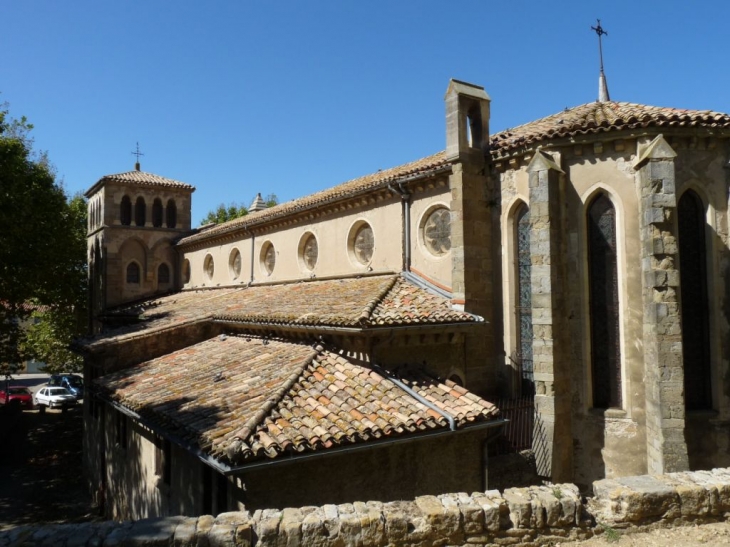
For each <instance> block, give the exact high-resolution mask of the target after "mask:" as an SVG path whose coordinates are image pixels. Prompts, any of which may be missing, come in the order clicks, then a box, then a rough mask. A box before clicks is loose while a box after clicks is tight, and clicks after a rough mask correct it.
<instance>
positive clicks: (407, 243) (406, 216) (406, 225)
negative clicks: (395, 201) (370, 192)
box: [388, 182, 411, 272]
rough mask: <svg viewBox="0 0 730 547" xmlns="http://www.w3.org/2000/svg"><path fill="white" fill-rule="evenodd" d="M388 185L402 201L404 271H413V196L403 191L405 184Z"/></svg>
mask: <svg viewBox="0 0 730 547" xmlns="http://www.w3.org/2000/svg"><path fill="white" fill-rule="evenodd" d="M397 184H398V186H397V187H396V186H395V185H393V184H389V185H388V189H389V190H390V191H391V192H393V193H394V194H398V195H399V196H400V199H401V216H402V220H401V222H402V225H403V271H404V272H410V271H411V194H409V193H408V191H407V190H404V189H403V183H400V182H399V183H397Z"/></svg>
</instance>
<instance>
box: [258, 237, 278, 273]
mask: <svg viewBox="0 0 730 547" xmlns="http://www.w3.org/2000/svg"><path fill="white" fill-rule="evenodd" d="M275 266H276V250H275V249H274V246H273V245H272V244H271V242H270V241H267V242H266V243H264V246H263V247H262V248H261V267H262V268H263V270H264V271H265V272H266V274H267V275H271V273H272V272H273V271H274V267H275Z"/></svg>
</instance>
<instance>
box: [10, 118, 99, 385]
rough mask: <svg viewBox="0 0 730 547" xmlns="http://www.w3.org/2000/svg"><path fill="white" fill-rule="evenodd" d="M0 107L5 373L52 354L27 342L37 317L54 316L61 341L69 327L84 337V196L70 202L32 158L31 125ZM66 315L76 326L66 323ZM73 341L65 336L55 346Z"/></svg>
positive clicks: (42, 163) (46, 166) (46, 167)
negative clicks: (30, 359)
mask: <svg viewBox="0 0 730 547" xmlns="http://www.w3.org/2000/svg"><path fill="white" fill-rule="evenodd" d="M0 108H1V109H0V211H2V214H1V215H0V372H3V373H8V372H12V371H13V370H15V369H16V368H17V364H16V363H18V362H19V361H21V360H22V359H23V358H24V357H36V358H39V357H40V356H41V355H43V354H50V352H46V351H40V350H39V349H38V348H39V347H40V346H39V343H36V342H34V343H30V342H28V341H26V340H25V336H26V331H25V330H24V327H25V326H27V325H28V320H29V318H30V315H31V314H32V313H34V312H37V313H49V315H48V316H47V321H49V322H50V324H53V325H54V328H53V329H49V331H52V332H55V333H56V334H57V335H60V333H61V331H63V330H64V329H63V328H60V329H59V325H61V326H62V325H63V324H65V323H67V322H68V321H71V322H72V323H76V325H77V328H74V329H72V330H73V331H74V332H75V334H78V333H79V332H81V327H80V326H79V325H83V324H84V323H83V321H80V320H79V319H78V318H79V317H82V316H83V314H84V313H85V311H84V309H85V301H86V296H85V294H86V243H85V240H86V203H85V201H84V199H83V198H82V197H80V196H77V197H74V198H73V199H72V200H70V201H69V200H68V199H67V197H66V194H65V192H64V190H63V187H62V185H61V184H59V183H57V182H56V179H55V173H54V170H53V168H52V166H51V165H50V162H49V161H48V158H47V155H46V154H44V153H42V154H39V153H35V152H33V148H32V147H33V141H32V139H31V138H30V137H29V133H30V130H31V129H32V125H30V124H29V123H27V120H26V119H25V118H21V119H20V120H14V119H11V118H10V117H9V113H8V109H7V105H4V106H2V107H0ZM64 314H68V315H70V317H72V318H73V319H64V320H63V321H61V320H60V317H61V316H63V315H64ZM38 319H40V322H39V323H38V324H42V323H43V318H38ZM57 321H59V324H58V325H56V322H57ZM69 341H70V336H66V335H63V336H61V338H59V339H58V340H56V342H54V344H56V343H60V344H63V343H68V342H69Z"/></svg>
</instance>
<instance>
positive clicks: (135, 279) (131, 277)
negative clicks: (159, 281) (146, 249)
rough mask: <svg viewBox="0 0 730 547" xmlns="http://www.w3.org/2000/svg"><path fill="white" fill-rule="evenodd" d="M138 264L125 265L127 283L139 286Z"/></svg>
mask: <svg viewBox="0 0 730 547" xmlns="http://www.w3.org/2000/svg"><path fill="white" fill-rule="evenodd" d="M139 277H140V276H139V264H137V263H136V262H130V263H129V264H128V265H127V283H130V284H132V285H139Z"/></svg>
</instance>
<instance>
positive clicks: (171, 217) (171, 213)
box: [165, 199, 177, 228]
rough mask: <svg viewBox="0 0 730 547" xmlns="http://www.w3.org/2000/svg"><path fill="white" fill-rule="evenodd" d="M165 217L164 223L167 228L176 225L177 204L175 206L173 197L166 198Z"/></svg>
mask: <svg viewBox="0 0 730 547" xmlns="http://www.w3.org/2000/svg"><path fill="white" fill-rule="evenodd" d="M166 216H167V218H166V219H165V220H166V224H167V227H168V228H174V227H175V226H177V206H175V200H174V199H168V200H167V215H166Z"/></svg>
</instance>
